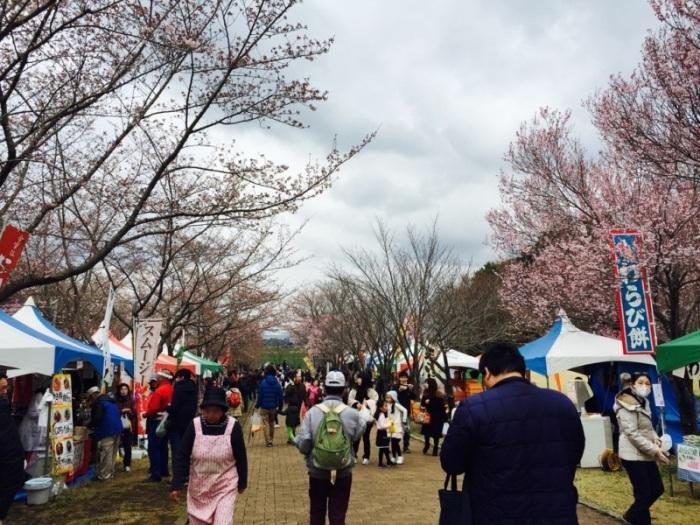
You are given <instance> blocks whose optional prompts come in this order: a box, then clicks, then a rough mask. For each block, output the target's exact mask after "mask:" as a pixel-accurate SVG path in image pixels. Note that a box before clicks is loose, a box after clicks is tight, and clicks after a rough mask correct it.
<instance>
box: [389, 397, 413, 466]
mask: <svg viewBox="0 0 700 525" xmlns="http://www.w3.org/2000/svg"><path fill="white" fill-rule="evenodd" d="M398 400H399V396H398V394H397V393H396V391H394V390H389V392H387V393H386V402H387V403H389V407H390V408H389V411H388V414H389V419H390V421H391V424H390V428H389V439H391V459H392V461H393V463H395V464H396V465H402V464H403V454H402V453H401V442H402V441H403V427H404V426H405V425H406V424H407V422H408V411H407V410H406V409H405V408H404V407H403V406H402V405H401V403H399V402H398Z"/></svg>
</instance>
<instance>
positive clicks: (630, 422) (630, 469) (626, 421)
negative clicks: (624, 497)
mask: <svg viewBox="0 0 700 525" xmlns="http://www.w3.org/2000/svg"><path fill="white" fill-rule="evenodd" d="M649 394H651V381H650V380H649V376H648V375H647V374H646V373H640V374H635V375H634V376H633V377H632V386H630V387H627V388H624V389H623V390H622V391H621V392H620V393H619V394H618V395H617V396H616V397H615V404H614V406H613V410H614V411H615V415H616V416H617V422H618V424H619V427H620V440H619V456H620V459H621V460H622V465H623V466H624V467H625V470H626V471H627V475H628V476H629V478H630V482H631V483H632V490H633V492H634V502H633V503H632V505H631V506H630V508H629V509H628V510H627V512H625V514H624V515H623V518H624V519H625V521H626V522H627V523H630V524H632V525H649V524H651V514H650V512H649V509H650V508H651V506H652V505H653V504H654V502H655V501H656V500H657V499H659V498H660V497H661V495H662V494H663V493H664V484H663V482H662V481H661V474H660V473H659V468H658V467H657V465H656V462H657V461H659V462H661V463H668V458H667V457H666V455H665V454H664V453H663V451H662V450H661V440H660V439H659V436H658V435H657V434H656V432H655V431H654V425H653V423H652V421H651V408H650V405H649V400H648V397H649Z"/></svg>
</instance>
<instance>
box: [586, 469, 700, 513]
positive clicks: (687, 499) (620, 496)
mask: <svg viewBox="0 0 700 525" xmlns="http://www.w3.org/2000/svg"><path fill="white" fill-rule="evenodd" d="M669 472H671V473H673V492H674V496H671V494H670V480H669ZM661 476H662V478H663V480H664V485H665V487H666V493H665V494H664V495H663V496H661V498H660V499H659V500H658V501H657V502H656V503H655V504H654V506H653V507H652V508H651V515H652V519H653V521H654V523H657V522H658V523H673V524H674V525H686V524H687V525H691V524H693V525H695V524H697V523H698V516H700V484H697V483H696V484H695V486H694V489H695V497H694V498H693V497H692V496H691V495H690V486H689V484H688V483H686V482H682V481H678V479H677V478H676V476H675V467H673V468H669V467H662V468H661ZM576 487H577V488H578V491H579V498H580V499H581V501H583V502H584V503H589V504H592V505H594V506H596V507H599V508H602V509H604V510H606V511H608V512H609V513H611V514H613V515H615V516H618V517H621V516H622V514H623V513H624V512H625V511H626V510H627V508H628V507H629V506H630V504H631V503H632V486H631V485H630V482H629V478H628V477H627V474H626V473H625V472H624V471H620V472H603V471H602V470H600V469H578V471H577V472H576Z"/></svg>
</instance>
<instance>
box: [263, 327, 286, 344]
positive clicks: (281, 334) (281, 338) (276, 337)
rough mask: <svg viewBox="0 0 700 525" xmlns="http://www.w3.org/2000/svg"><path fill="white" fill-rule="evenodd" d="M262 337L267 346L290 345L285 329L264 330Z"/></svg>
mask: <svg viewBox="0 0 700 525" xmlns="http://www.w3.org/2000/svg"><path fill="white" fill-rule="evenodd" d="M262 338H263V342H264V343H265V346H268V347H279V346H292V342H291V339H290V337H289V332H287V331H286V330H265V331H264V332H263V334H262Z"/></svg>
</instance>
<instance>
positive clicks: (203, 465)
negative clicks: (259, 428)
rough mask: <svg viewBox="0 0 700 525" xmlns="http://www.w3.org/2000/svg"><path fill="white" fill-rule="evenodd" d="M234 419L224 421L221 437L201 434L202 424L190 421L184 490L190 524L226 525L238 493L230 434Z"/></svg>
mask: <svg viewBox="0 0 700 525" xmlns="http://www.w3.org/2000/svg"><path fill="white" fill-rule="evenodd" d="M235 423H236V420H235V419H234V418H232V417H229V418H228V423H227V424H226V431H225V432H224V434H223V435H222V436H205V435H204V434H202V421H201V419H200V418H196V419H195V420H194V430H195V438H194V446H193V447H192V460H191V463H190V484H189V487H188V489H187V514H188V516H189V520H190V523H191V524H192V525H204V524H207V525H230V524H231V523H233V509H234V506H235V504H236V495H237V494H238V471H237V470H236V458H234V457H233V451H232V450H231V431H232V430H233V425H234V424H235Z"/></svg>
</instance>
